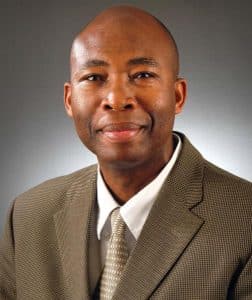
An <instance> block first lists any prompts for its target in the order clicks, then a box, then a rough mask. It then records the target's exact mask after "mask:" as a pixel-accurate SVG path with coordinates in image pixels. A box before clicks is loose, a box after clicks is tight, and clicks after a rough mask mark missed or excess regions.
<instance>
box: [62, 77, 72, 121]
mask: <svg viewBox="0 0 252 300" xmlns="http://www.w3.org/2000/svg"><path fill="white" fill-rule="evenodd" d="M64 104H65V110H66V113H67V114H68V116H69V117H71V118H72V117H73V112H72V88H71V84H70V83H69V82H66V83H65V84H64Z"/></svg>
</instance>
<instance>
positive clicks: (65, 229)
mask: <svg viewBox="0 0 252 300" xmlns="http://www.w3.org/2000/svg"><path fill="white" fill-rule="evenodd" d="M79 175H80V176H79V177H76V178H74V180H73V183H72V185H71V187H70V188H69V189H68V191H67V193H66V197H65V205H64V207H63V209H61V210H60V211H58V212H57V213H56V214H55V215H54V222H55V230H56V235H57V240H58V246H59V252H60V257H61V262H62V268H63V275H64V283H65V288H66V291H67V299H71V300H81V299H85V300H88V299H90V292H89V280H88V278H89V276H88V267H89V266H88V261H89V258H88V256H89V239H90V232H91V231H90V230H92V229H93V226H95V224H94V222H93V220H94V217H91V216H92V214H91V212H93V210H94V205H95V201H94V199H96V192H95V191H96V172H95V168H94V167H91V168H90V169H89V170H88V171H86V172H85V173H82V172H80V174H79ZM91 227H92V228H91ZM95 276H98V274H97V275H94V277H95ZM93 280H95V279H93Z"/></svg>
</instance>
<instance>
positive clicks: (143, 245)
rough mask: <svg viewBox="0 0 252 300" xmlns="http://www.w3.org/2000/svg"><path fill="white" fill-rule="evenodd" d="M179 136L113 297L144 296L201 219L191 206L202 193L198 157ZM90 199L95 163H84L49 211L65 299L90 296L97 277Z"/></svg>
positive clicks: (116, 299)
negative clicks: (59, 201)
mask: <svg viewBox="0 0 252 300" xmlns="http://www.w3.org/2000/svg"><path fill="white" fill-rule="evenodd" d="M180 136H181V138H182V140H183V148H182V151H181V153H180V156H179V158H178V160H177V162H176V164H175V166H174V168H173V170H172V172H171V174H170V175H169V176H168V178H167V180H166V182H165V184H164V185H163V187H162V189H161V191H160V193H159V196H158V198H157V200H156V201H155V203H154V205H153V207H152V209H151V211H150V214H149V217H148V219H147V221H146V223H145V225H144V227H143V230H142V232H141V234H140V237H139V239H138V241H137V244H136V247H135V249H134V250H133V252H132V254H131V256H130V258H129V259H128V262H127V265H126V267H125V272H124V274H123V277H122V280H121V281H120V282H119V284H118V287H117V289H116V292H115V295H114V297H113V299H114V300H119V299H140V298H141V299H146V298H148V297H150V295H151V294H152V293H153V292H154V290H155V289H156V288H157V286H158V285H159V284H160V282H161V281H162V279H163V278H164V277H165V276H166V275H167V274H168V273H169V272H170V271H171V269H172V267H173V266H174V265H175V264H176V262H177V261H178V259H179V257H180V256H181V254H182V252H183V251H184V250H185V249H186V247H188V245H189V244H190V242H191V240H192V239H193V238H194V237H195V235H196V234H197V233H198V231H199V230H200V227H201V226H202V225H203V223H204V220H202V219H201V218H199V217H198V216H196V215H195V214H193V212H192V211H191V209H192V208H193V207H194V206H196V205H197V204H198V203H199V202H200V201H201V199H202V178H203V162H204V160H203V158H202V157H201V155H200V154H199V153H198V152H197V150H196V149H194V148H193V146H192V145H191V144H190V143H189V141H188V140H187V139H186V138H185V137H184V136H183V135H181V134H180ZM95 199H96V168H95V167H90V168H88V169H87V170H85V171H82V172H80V173H79V175H78V176H76V178H74V180H73V183H72V185H71V187H70V188H69V190H68V192H67V194H66V197H65V203H66V204H65V206H64V208H63V209H62V210H60V211H58V212H57V213H56V214H55V216H54V220H55V228H56V235H57V239H58V246H59V252H60V256H61V262H62V267H63V274H64V281H65V287H66V290H67V293H68V297H67V299H71V300H77V299H78V300H79V299H85V300H86V299H90V294H91V292H90V290H91V291H92V290H93V287H94V284H95V283H96V282H97V280H98V277H99V271H100V270H99V262H98V261H99V259H98V258H99V255H98V252H96V253H94V252H92V251H89V249H91V247H90V245H91V246H92V245H93V246H94V247H93V246H92V249H98V242H97V239H96V235H95V232H96V216H97V215H96V213H93V212H95V211H96V209H97V208H96V204H95V203H96V201H95ZM90 262H91V265H89V263H90ZM92 266H94V268H93V270H92V272H90V271H89V270H91V269H90V268H92ZM150 273H151V276H150ZM90 274H91V275H90ZM88 278H89V279H88ZM90 279H91V281H90ZM90 287H91V288H90ZM129 287H130V288H129Z"/></svg>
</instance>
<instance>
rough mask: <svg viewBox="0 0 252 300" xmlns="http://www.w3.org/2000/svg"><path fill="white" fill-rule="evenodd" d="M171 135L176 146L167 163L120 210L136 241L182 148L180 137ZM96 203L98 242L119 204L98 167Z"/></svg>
mask: <svg viewBox="0 0 252 300" xmlns="http://www.w3.org/2000/svg"><path fill="white" fill-rule="evenodd" d="M173 135H174V137H175V138H176V139H177V145H176V148H175V150H174V152H173V155H172V157H171V159H170V160H169V162H168V163H167V164H166V165H165V167H164V168H163V169H162V170H161V172H160V173H159V174H158V176H157V177H156V178H154V179H153V180H152V181H151V182H150V183H149V184H148V185H146V186H145V187H144V188H143V189H142V190H140V191H139V192H138V193H137V194H135V195H134V196H133V197H132V198H130V199H129V200H128V201H127V202H126V203H125V204H124V205H123V206H121V208H120V213H121V216H122V218H123V220H124V222H125V223H126V224H127V226H128V228H129V230H130V231H131V233H132V234H133V236H134V238H135V239H136V240H137V239H138V237H139V235H140V233H141V230H142V228H143V225H144V223H145V221H146V219H147V217H148V215H149V212H150V210H151V207H152V205H153V203H154V201H155V200H156V198H157V195H158V193H159V191H160V189H161V187H162V185H163V183H164V181H165V179H166V177H167V176H168V175H169V173H170V172H171V170H172V168H173V166H174V164H175V162H176V160H177V158H178V155H179V153H180V150H181V148H182V142H181V139H180V137H179V136H178V135H177V134H175V133H174V134H173ZM97 201H98V208H99V213H98V222H97V237H98V239H99V240H100V238H101V232H102V230H103V227H104V225H105V223H106V221H107V219H108V217H109V215H110V213H111V212H112V210H114V209H115V208H116V207H118V206H119V204H118V203H117V202H116V201H115V199H114V198H113V196H112V195H111V193H110V191H109V190H108V188H107V186H106V184H105V182H104V180H103V178H102V175H101V173H100V170H99V167H98V172H97Z"/></svg>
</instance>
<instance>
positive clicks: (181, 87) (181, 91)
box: [175, 78, 187, 114]
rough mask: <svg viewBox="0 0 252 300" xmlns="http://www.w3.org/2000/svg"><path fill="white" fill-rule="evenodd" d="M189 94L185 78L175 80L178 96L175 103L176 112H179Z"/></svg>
mask: <svg viewBox="0 0 252 300" xmlns="http://www.w3.org/2000/svg"><path fill="white" fill-rule="evenodd" d="M186 94H187V83H186V80H185V79H183V78H178V79H177V80H176V82H175V96H176V105H175V114H179V113H180V112H181V111H182V109H183V107H184V105H185V100H186Z"/></svg>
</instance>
